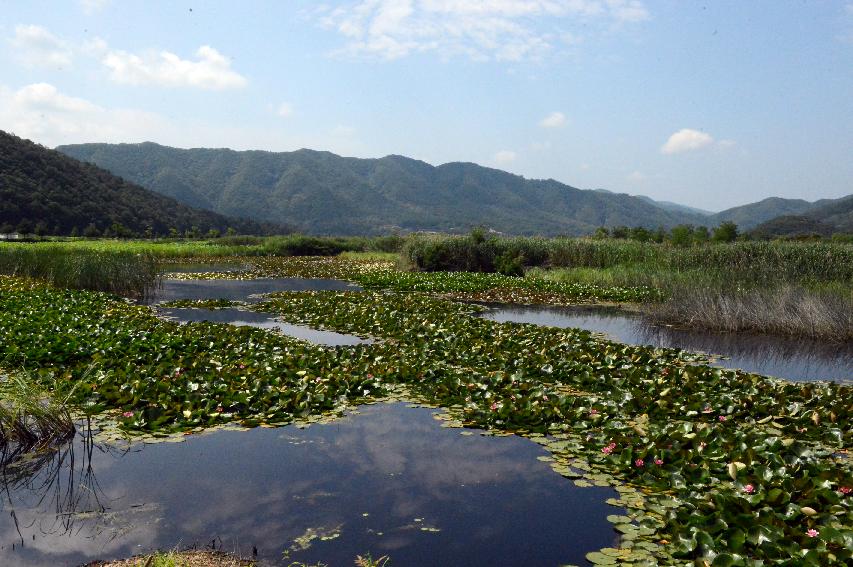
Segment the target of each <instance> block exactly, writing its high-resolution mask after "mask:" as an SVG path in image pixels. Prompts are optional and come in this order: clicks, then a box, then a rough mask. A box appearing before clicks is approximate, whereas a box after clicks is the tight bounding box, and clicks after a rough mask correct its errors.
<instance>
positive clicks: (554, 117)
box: [539, 111, 566, 128]
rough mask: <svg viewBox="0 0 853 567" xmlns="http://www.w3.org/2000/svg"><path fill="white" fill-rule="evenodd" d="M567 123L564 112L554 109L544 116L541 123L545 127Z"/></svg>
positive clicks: (557, 126) (555, 126)
mask: <svg viewBox="0 0 853 567" xmlns="http://www.w3.org/2000/svg"><path fill="white" fill-rule="evenodd" d="M565 124H566V115H565V114H563V113H562V112H557V111H554V112H552V113H551V114H549V115H548V116H546V117H545V118H543V119H542V120H541V121H540V122H539V125H540V126H542V127H543V128H559V127H560V126H564V125H565Z"/></svg>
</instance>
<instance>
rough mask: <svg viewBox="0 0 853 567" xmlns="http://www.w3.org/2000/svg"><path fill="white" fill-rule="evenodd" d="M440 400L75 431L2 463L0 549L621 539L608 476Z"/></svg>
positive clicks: (468, 551) (407, 548)
mask: <svg viewBox="0 0 853 567" xmlns="http://www.w3.org/2000/svg"><path fill="white" fill-rule="evenodd" d="M435 412H436V410H430V409H424V408H409V407H407V406H406V405H405V404H402V403H393V404H377V405H372V406H364V407H362V408H360V413H359V414H357V415H350V416H347V417H346V418H343V419H341V420H338V421H336V422H334V423H331V424H325V425H312V426H311V427H309V428H306V429H299V428H297V427H295V426H287V427H282V428H278V429H266V428H256V429H252V430H248V431H229V430H219V431H215V432H211V433H207V434H202V435H197V436H188V437H186V438H184V441H183V442H179V443H158V444H150V445H143V444H131V445H129V446H126V447H124V448H116V447H113V448H110V447H108V446H101V445H97V444H91V443H89V442H87V441H86V440H85V439H84V438H83V436H81V435H78V439H77V440H76V441H75V443H74V444H73V445H71V446H69V447H67V448H66V449H65V450H64V451H63V452H61V453H59V454H58V455H56V456H55V457H53V458H52V459H50V460H48V461H46V462H44V463H42V464H40V466H39V467H38V472H36V473H35V474H34V475H32V476H30V477H28V478H24V479H21V480H17V481H16V479H15V477H14V475H12V473H11V471H7V470H3V475H2V478H3V482H4V497H3V499H2V503H0V511H2V513H0V565H4V566H10V567H16V566H21V567H30V566H44V565H67V566H72V565H78V564H81V563H84V562H87V561H91V560H94V559H108V558H116V557H123V556H129V555H132V554H135V553H141V552H145V551H149V550H152V549H155V548H161V549H170V548H175V547H181V546H188V545H192V544H199V545H205V544H209V543H210V542H212V541H215V542H216V544H217V545H218V546H219V545H221V546H222V548H223V549H225V550H229V551H231V550H239V551H241V552H243V553H244V554H251V551H252V548H253V547H255V548H257V551H258V555H259V559H261V561H262V563H263V564H270V565H289V564H290V563H291V562H293V561H301V562H305V563H314V562H317V561H323V562H324V563H327V564H329V565H334V566H338V565H352V564H353V560H354V558H355V556H356V555H358V554H361V555H364V554H365V553H371V554H372V555H373V557H378V556H381V555H389V556H390V557H391V559H392V563H393V564H394V565H405V566H407V567H417V566H421V565H423V566H426V565H430V566H434V565H466V566H476V565H483V566H496V565H529V566H539V565H543V566H556V565H561V564H565V563H575V564H584V563H585V560H584V555H585V554H586V553H587V552H589V551H592V550H596V549H599V548H602V547H607V546H611V545H613V544H614V543H615V541H616V535H617V534H616V532H615V531H614V530H613V527H612V525H611V524H610V523H608V522H607V521H606V516H607V514H614V513H617V514H618V513H620V511H619V510H618V509H617V508H613V507H611V506H608V505H606V504H605V503H604V501H605V499H607V498H609V497H612V496H616V492H615V491H614V490H612V489H609V488H578V487H576V486H574V484H573V483H571V482H570V481H568V480H566V479H564V478H562V477H561V476H559V475H558V474H557V473H555V472H553V471H552V470H551V468H550V467H549V466H548V464H547V463H544V462H540V461H538V460H537V459H536V457H538V456H542V455H546V454H547V453H546V452H545V451H544V449H542V448H541V447H539V446H538V445H536V444H535V443H532V442H530V441H528V440H525V439H522V438H519V437H482V436H479V435H476V434H474V435H468V436H463V435H460V432H461V431H462V430H459V429H450V428H443V427H440V425H439V422H438V421H436V420H435V419H434V418H433V417H432V414H434V413H435ZM312 535H315V536H317V537H315V538H314V539H311V536H312ZM300 536H305V537H303V541H305V540H306V539H310V540H311V541H310V543H311V545H310V547H308V548H307V549H301V546H300V545H298V544H296V543H294V542H295V541H296V540H297V538H300ZM322 536H325V537H326V538H327V539H326V540H325V541H324V540H323V539H321V537H322ZM289 549H292V550H291V551H290V554H289V557H285V555H284V554H285V552H287V551H288V550H289Z"/></svg>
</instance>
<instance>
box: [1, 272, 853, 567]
mask: <svg viewBox="0 0 853 567" xmlns="http://www.w3.org/2000/svg"><path fill="white" fill-rule="evenodd" d="M257 308H258V309H261V310H264V311H272V312H276V313H278V314H279V315H280V316H281V317H282V318H283V319H284V320H286V321H289V322H293V323H305V324H310V325H314V326H318V327H323V328H327V329H330V330H336V331H339V332H347V333H354V334H359V335H369V336H373V337H377V338H380V339H383V340H381V341H377V342H375V343H372V344H369V345H359V346H354V347H336V348H327V347H320V346H315V345H310V344H308V343H304V342H301V341H297V340H293V339H289V338H287V337H284V336H282V335H278V334H276V333H271V332H265V331H262V330H260V329H253V328H233V327H228V326H226V325H217V324H212V323H195V324H186V325H177V324H174V323H171V322H168V321H162V320H159V319H157V318H156V317H154V316H153V314H152V313H151V312H150V311H149V310H147V309H145V308H142V307H136V306H132V305H129V304H127V303H126V302H124V301H120V300H117V299H115V298H113V297H110V296H108V295H105V294H99V293H92V292H82V291H65V290H57V289H55V288H51V287H50V286H46V285H44V284H34V283H32V282H26V281H22V280H19V279H14V278H0V335H2V336H3V337H4V340H3V341H2V342H0V349H2V350H0V354H2V355H4V356H7V357H9V360H10V361H13V362H15V363H19V364H23V365H26V366H27V367H29V368H31V369H33V370H35V369H40V370H39V371H40V372H41V373H44V374H48V373H53V374H54V375H55V376H57V378H58V379H59V380H60V381H63V382H66V383H73V384H75V385H76V389H75V390H74V397H73V398H74V400H75V401H76V402H77V403H79V404H81V405H82V406H83V407H88V408H89V410H90V411H109V412H111V413H112V414H113V415H115V416H116V418H117V419H118V421H119V422H120V423H121V425H122V426H123V427H125V428H127V429H128V430H131V431H148V432H154V433H160V432H165V431H170V430H176V429H177V430H181V429H191V428H196V427H200V426H209V425H214V424H218V423H226V422H229V421H234V420H236V421H240V422H242V423H245V424H248V425H256V424H259V423H287V422H290V421H292V420H295V419H301V418H306V417H310V416H312V415H318V414H320V413H322V412H325V411H329V410H333V411H334V410H338V411H339V410H340V409H341V408H342V407H343V405H344V404H347V403H358V402H360V401H364V400H371V399H382V398H383V396H385V395H386V393H388V392H389V391H395V390H396V389H397V388H401V387H404V388H406V389H407V390H409V391H411V392H412V395H416V396H418V399H424V400H426V401H428V402H430V403H433V404H436V405H439V406H442V407H444V408H447V409H448V411H449V413H450V415H451V417H452V418H453V419H454V420H456V421H457V422H458V423H459V424H460V425H465V426H469V427H478V428H483V429H490V430H496V431H505V432H517V433H519V434H522V435H525V436H528V437H530V438H531V439H532V440H534V441H536V442H537V443H541V444H542V445H543V446H544V447H545V448H546V449H547V450H548V451H550V453H551V455H552V459H553V462H552V466H553V468H554V470H555V471H557V472H559V473H560V474H562V475H564V476H566V477H568V478H571V479H573V480H574V481H575V482H576V483H577V484H578V486H589V485H590V484H598V485H611V486H615V487H616V488H617V490H618V491H619V494H620V497H619V498H618V499H614V500H613V501H612V502H611V503H612V504H614V505H616V506H620V507H624V508H626V509H627V513H626V514H622V515H614V516H613V517H612V521H613V522H614V529H615V530H616V531H618V532H620V533H622V534H623V535H624V537H623V538H622V539H621V540H620V543H619V548H618V549H615V548H614V549H608V550H602V551H601V552H597V554H590V559H591V560H594V561H596V562H597V563H600V564H617V563H620V562H622V563H624V564H631V565H656V564H685V563H686V562H691V563H692V562H694V561H695V562H697V564H705V563H707V564H712V563H713V564H717V565H761V564H763V565H769V564H779V565H804V564H812V565H832V564H839V565H842V564H847V563H849V562H850V561H851V560H853V556H851V553H853V495H851V492H853V464H851V462H850V459H849V458H848V452H847V451H849V449H850V448H851V445H853V430H851V426H850V424H851V418H853V389H851V388H850V387H849V386H843V385H838V384H829V383H808V384H796V383H788V382H784V381H779V380H772V379H768V378H764V377H761V376H757V375H754V374H749V373H744V372H740V371H730V370H723V369H719V368H712V367H709V366H706V365H704V364H702V363H701V360H697V357H695V356H692V355H689V354H686V353H683V352H680V351H677V350H671V349H653V348H649V347H642V346H630V345H623V344H618V343H614V342H610V341H606V340H601V339H599V338H597V337H595V336H594V335H592V334H591V333H589V332H585V331H581V330H577V329H556V328H546V327H537V326H534V325H517V324H509V323H507V324H501V323H496V322H494V321H488V320H484V319H481V318H478V317H476V316H475V315H476V313H477V312H478V311H479V310H480V308H479V307H477V306H474V305H466V304H460V303H455V302H452V301H447V300H443V299H438V298H434V297H430V296H427V295H425V294H422V293H418V292H406V293H397V292H392V291H388V290H385V291H367V292H314V293H311V292H299V293H282V294H278V295H276V296H275V297H273V298H270V300H269V301H267V302H266V303H264V304H262V305H258V306H257ZM92 363H95V364H97V365H98V370H97V371H96V372H89V373H87V372H86V369H87V368H88V367H89V365H91V364H92ZM609 519H610V518H609Z"/></svg>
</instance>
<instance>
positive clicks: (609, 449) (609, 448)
mask: <svg viewBox="0 0 853 567" xmlns="http://www.w3.org/2000/svg"><path fill="white" fill-rule="evenodd" d="M615 448H616V443H611V444H610V445H608V446H607V447H604V448H602V449H601V452H602V453H604V454H605V455H609V454H610V453H612V452H613V450H614V449H615Z"/></svg>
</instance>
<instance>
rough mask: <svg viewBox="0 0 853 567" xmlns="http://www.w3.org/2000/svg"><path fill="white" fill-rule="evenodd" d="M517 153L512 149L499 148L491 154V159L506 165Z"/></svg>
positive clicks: (513, 159)
mask: <svg viewBox="0 0 853 567" xmlns="http://www.w3.org/2000/svg"><path fill="white" fill-rule="evenodd" d="M517 157H518V155H516V153H515V152H514V151H512V150H501V151H499V152H497V153H495V155H494V156H492V161H494V162H495V163H497V164H500V165H506V164H508V163H512V162H514V161H515V158H517Z"/></svg>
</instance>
